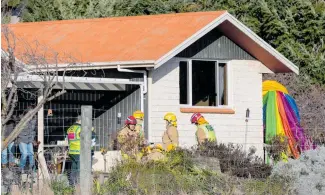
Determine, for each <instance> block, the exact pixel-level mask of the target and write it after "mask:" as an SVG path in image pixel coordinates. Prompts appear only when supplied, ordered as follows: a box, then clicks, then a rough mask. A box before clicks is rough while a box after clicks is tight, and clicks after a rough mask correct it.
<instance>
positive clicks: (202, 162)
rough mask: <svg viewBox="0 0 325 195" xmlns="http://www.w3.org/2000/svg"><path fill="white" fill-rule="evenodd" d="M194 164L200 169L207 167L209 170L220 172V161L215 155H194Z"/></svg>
mask: <svg viewBox="0 0 325 195" xmlns="http://www.w3.org/2000/svg"><path fill="white" fill-rule="evenodd" d="M193 162H194V165H196V166H197V167H199V168H201V169H208V170H211V171H216V172H221V169H220V162H219V159H218V158H215V157H205V156H196V157H194V158H193Z"/></svg>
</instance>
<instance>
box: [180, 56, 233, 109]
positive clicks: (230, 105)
mask: <svg viewBox="0 0 325 195" xmlns="http://www.w3.org/2000/svg"><path fill="white" fill-rule="evenodd" d="M181 61H183V62H184V61H186V62H187V102H188V103H187V104H180V106H181V107H184V108H188V107H190V108H231V109H232V108H233V101H232V95H233V94H232V71H231V65H230V64H231V63H229V61H230V60H217V59H182V58H181V59H180V60H179V62H181ZM192 61H213V62H216V63H217V64H216V67H217V68H216V70H215V71H216V73H215V77H216V79H215V80H216V82H217V83H216V92H217V96H216V98H217V100H216V102H217V106H193V105H192V98H193V97H192V78H193V77H192ZM219 63H224V64H226V66H225V68H226V75H225V76H226V83H227V91H226V93H227V105H219V87H220V86H219V84H220V83H219Z"/></svg>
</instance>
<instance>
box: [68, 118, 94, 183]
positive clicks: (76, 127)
mask: <svg viewBox="0 0 325 195" xmlns="http://www.w3.org/2000/svg"><path fill="white" fill-rule="evenodd" d="M80 132H81V116H78V118H77V121H76V122H75V123H74V124H73V125H72V126H70V127H69V129H68V130H67V137H68V142H69V157H70V159H71V174H70V177H69V183H70V185H75V184H76V183H78V182H79V172H80ZM92 132H94V128H92Z"/></svg>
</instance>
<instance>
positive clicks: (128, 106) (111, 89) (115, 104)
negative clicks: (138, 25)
mask: <svg viewBox="0 0 325 195" xmlns="http://www.w3.org/2000/svg"><path fill="white" fill-rule="evenodd" d="M65 75H66V76H65V78H68V77H69V76H73V77H82V78H85V77H96V78H112V79H128V80H130V81H143V74H138V73H126V72H118V71H117V70H116V69H107V70H90V71H71V72H66V73H65ZM30 84H31V85H30V86H29V87H28V88H27V89H25V90H24V92H20V93H19V102H18V104H17V107H16V112H15V114H19V113H22V112H23V111H24V110H25V109H26V108H27V107H28V106H30V105H35V104H36V103H37V96H36V94H37V93H36V91H37V89H33V88H32V86H33V85H32V83H30ZM24 85H25V86H26V85H28V83H26V82H25V83H24ZM57 90H59V89H56V90H54V91H57ZM26 91H30V92H32V93H26ZM32 94H33V95H32ZM82 105H92V106H93V120H92V121H93V127H94V128H95V132H96V135H97V143H96V147H95V150H97V151H98V150H99V149H100V148H101V147H104V148H108V149H110V150H112V149H114V148H113V147H114V139H115V138H114V137H115V136H116V131H117V130H119V129H120V128H122V127H123V124H124V120H125V118H126V117H127V116H129V115H131V114H132V113H133V112H134V111H135V110H139V109H140V108H141V89H140V85H134V84H125V85H121V84H109V85H106V86H105V85H102V84H100V85H98V84H97V85H96V84H84V85H80V84H78V83H69V87H68V88H67V92H66V93H65V94H63V95H61V96H59V97H57V98H55V99H53V100H52V101H50V102H47V103H46V104H45V105H44V145H45V146H46V145H56V144H57V143H58V142H57V141H63V140H64V139H65V135H66V131H67V129H68V128H69V127H70V126H71V125H72V124H73V123H74V122H75V121H76V119H77V116H78V115H81V106H82ZM36 118H37V117H36ZM36 132H37V128H36Z"/></svg>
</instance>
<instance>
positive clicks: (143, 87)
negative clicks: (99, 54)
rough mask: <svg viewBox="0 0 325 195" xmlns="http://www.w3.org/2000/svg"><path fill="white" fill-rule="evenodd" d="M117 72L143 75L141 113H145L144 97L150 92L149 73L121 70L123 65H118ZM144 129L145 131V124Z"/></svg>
mask: <svg viewBox="0 0 325 195" xmlns="http://www.w3.org/2000/svg"><path fill="white" fill-rule="evenodd" d="M117 70H118V71H119V72H131V73H139V74H143V84H141V85H140V88H141V94H140V96H141V97H140V99H141V111H142V112H144V95H145V94H146V93H147V92H148V81H147V77H148V76H147V71H145V70H132V69H125V68H121V65H117ZM143 129H144V123H143Z"/></svg>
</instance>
